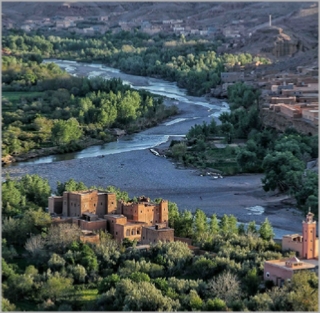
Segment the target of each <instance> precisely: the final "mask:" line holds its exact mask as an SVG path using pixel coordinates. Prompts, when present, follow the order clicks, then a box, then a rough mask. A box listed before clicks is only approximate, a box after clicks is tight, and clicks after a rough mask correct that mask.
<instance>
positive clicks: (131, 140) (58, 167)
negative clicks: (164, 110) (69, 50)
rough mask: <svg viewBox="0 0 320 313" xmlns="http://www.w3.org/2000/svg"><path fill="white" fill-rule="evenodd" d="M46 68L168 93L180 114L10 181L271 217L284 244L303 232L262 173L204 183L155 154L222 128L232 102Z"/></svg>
mask: <svg viewBox="0 0 320 313" xmlns="http://www.w3.org/2000/svg"><path fill="white" fill-rule="evenodd" d="M45 62H55V63H56V64H58V65H59V66H60V67H61V68H64V69H66V71H68V72H69V73H70V74H72V75H79V76H80V75H81V76H82V75H83V76H85V75H86V76H89V77H94V76H101V77H105V78H107V79H109V78H112V77H117V78H121V79H122V80H123V81H124V82H125V83H126V84H129V85H131V86H132V87H133V88H135V89H147V90H149V91H150V92H152V93H156V94H160V95H165V96H166V97H167V99H166V100H165V104H168V105H170V104H172V103H174V104H176V105H177V106H178V108H179V114H178V115H177V116H175V117H172V118H169V119H168V120H166V121H164V122H163V123H161V124H159V125H157V126H155V127H152V128H150V129H146V130H144V131H142V132H140V133H138V134H134V135H130V136H123V137H122V138H120V139H119V140H118V141H116V142H111V143H107V144H104V145H100V146H91V147H88V148H86V149H84V150H82V151H80V152H75V153H68V154H62V155H51V156H47V157H40V158H37V159H31V160H29V161H26V162H18V163H13V164H12V165H11V166H8V167H5V168H3V172H2V177H3V179H4V177H5V175H6V174H7V173H8V174H10V176H11V177H16V178H19V177H21V176H22V175H25V174H38V175H40V176H41V177H43V178H46V179H48V181H49V183H50V186H51V188H52V190H55V187H56V182H57V181H61V182H65V181H67V180H69V179H70V178H73V179H75V180H76V181H82V182H84V183H85V184H86V185H87V186H93V185H94V186H107V185H114V186H116V187H118V188H120V189H121V190H125V191H127V192H128V193H129V196H130V197H133V196H140V195H142V194H144V195H147V196H149V197H150V198H151V199H154V198H159V197H162V198H164V199H168V200H170V201H172V202H175V203H177V205H178V207H179V209H180V210H184V209H188V210H191V211H194V210H195V209H196V208H199V209H201V210H203V211H204V212H205V213H206V214H207V216H208V217H210V216H211V215H212V214H213V213H216V214H217V215H218V216H219V217H221V216H222V215H223V214H233V215H234V216H236V217H237V219H238V220H239V221H241V222H244V223H248V222H249V221H251V220H255V221H256V223H257V224H261V222H263V221H264V219H265V218H266V217H268V219H269V221H270V222H271V224H272V225H273V227H274V231H275V234H276V238H281V237H282V235H284V234H288V233H299V232H301V221H302V216H301V214H300V213H299V211H297V210H296V209H294V208H290V207H285V206H283V205H282V203H281V198H277V197H276V196H272V195H270V194H266V193H265V192H264V191H263V189H262V184H261V178H262V177H263V176H262V175H261V174H254V175H253V174H248V175H236V176H232V177H225V178H223V179H213V178H211V177H209V176H204V177H202V176H200V175H199V173H197V171H195V170H192V169H181V168H177V167H176V166H175V165H174V164H173V163H171V162H170V160H167V159H165V158H160V157H157V156H154V155H153V154H152V153H150V152H149V151H148V148H152V147H156V146H159V145H160V147H161V146H162V147H163V146H164V145H168V144H169V141H170V139H172V138H174V137H177V138H180V137H183V136H185V134H186V133H187V132H188V130H189V129H190V128H191V127H192V126H194V125H195V124H202V123H203V122H207V123H210V121H211V120H212V118H214V119H215V120H216V121H217V123H219V122H220V121H219V119H218V117H219V115H220V114H221V113H222V112H228V111H229V106H228V104H227V103H225V102H223V101H220V100H218V99H210V100H207V99H205V98H203V97H191V96H187V95H186V90H184V89H181V88H179V87H177V85H176V84H175V83H171V82H166V81H163V80H161V79H155V78H149V77H140V76H135V75H128V74H124V73H121V72H120V71H119V70H117V69H113V68H110V67H106V66H104V65H100V64H86V63H77V62H74V61H64V60H52V59H51V60H46V61H45Z"/></svg>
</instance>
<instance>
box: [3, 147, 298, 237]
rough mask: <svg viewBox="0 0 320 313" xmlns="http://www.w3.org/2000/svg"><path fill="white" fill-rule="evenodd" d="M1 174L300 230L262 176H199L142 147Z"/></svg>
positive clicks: (293, 213)
mask: <svg viewBox="0 0 320 313" xmlns="http://www.w3.org/2000/svg"><path fill="white" fill-rule="evenodd" d="M6 173H9V174H10V176H11V177H12V178H19V177H21V176H23V175H25V174H38V175H40V176H41V177H43V178H45V179H48V181H49V183H50V186H51V188H52V189H53V191H54V190H56V187H57V182H58V181H60V182H65V181H67V180H69V179H70V178H73V179H75V180H76V181H82V182H84V183H85V184H86V185H87V186H88V187H90V186H96V187H99V186H100V187H107V186H108V185H113V186H116V187H118V188H120V189H121V190H124V191H127V192H128V193H129V196H130V197H134V196H140V195H146V196H148V197H150V198H151V199H155V198H164V199H168V200H169V201H172V202H175V203H177V205H178V207H179V209H180V210H184V209H188V210H192V211H194V210H195V209H196V208H200V209H201V210H203V211H204V212H205V213H206V214H207V215H208V216H211V215H212V214H214V213H216V214H217V215H218V216H219V217H221V216H223V214H233V215H234V216H236V217H237V219H238V220H239V221H241V222H249V221H251V220H255V221H256V222H257V223H258V224H260V223H262V222H263V221H264V219H265V218H266V217H268V219H269V221H270V222H271V224H272V225H273V226H274V227H277V228H281V229H283V230H287V231H288V233H296V232H300V229H301V221H302V218H303V217H302V215H301V213H299V211H297V210H295V209H291V208H289V207H286V206H285V205H284V204H283V203H282V200H283V198H281V197H277V196H274V195H272V194H268V193H265V192H264V191H263V189H262V184H261V178H262V175H249V174H248V175H237V176H230V177H224V178H223V179H213V178H211V177H210V176H200V175H199V174H198V172H197V171H195V170H191V169H178V168H177V167H176V166H175V164H173V163H172V162H171V161H170V160H168V159H166V158H163V157H157V156H155V155H154V154H152V153H151V152H150V151H149V150H148V149H145V150H140V151H130V152H125V153H119V154H111V155H105V156H98V157H92V158H82V159H75V160H68V161H63V162H53V163H49V164H37V165H27V166H21V167H11V168H5V169H4V170H3V176H5V175H6ZM258 207H261V208H263V209H262V211H260V213H259V215H256V213H257V212H256V211H255V209H254V208H258ZM250 208H251V209H250Z"/></svg>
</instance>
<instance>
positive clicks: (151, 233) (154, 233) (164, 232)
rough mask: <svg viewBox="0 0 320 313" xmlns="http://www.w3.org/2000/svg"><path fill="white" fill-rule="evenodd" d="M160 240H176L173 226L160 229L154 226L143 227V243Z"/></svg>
mask: <svg viewBox="0 0 320 313" xmlns="http://www.w3.org/2000/svg"><path fill="white" fill-rule="evenodd" d="M158 241H163V242H172V241H174V229H173V228H161V229H159V230H156V229H154V227H152V228H151V227H142V236H141V243H142V244H150V243H156V242H158Z"/></svg>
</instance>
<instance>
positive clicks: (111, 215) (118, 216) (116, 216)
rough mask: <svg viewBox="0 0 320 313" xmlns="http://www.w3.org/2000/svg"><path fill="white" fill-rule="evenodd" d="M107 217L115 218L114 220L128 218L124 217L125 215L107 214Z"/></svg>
mask: <svg viewBox="0 0 320 313" xmlns="http://www.w3.org/2000/svg"><path fill="white" fill-rule="evenodd" d="M105 215H107V217H108V216H110V217H113V218H123V217H126V216H124V215H123V214H105Z"/></svg>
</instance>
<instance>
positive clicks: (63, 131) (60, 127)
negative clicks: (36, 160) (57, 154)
mask: <svg viewBox="0 0 320 313" xmlns="http://www.w3.org/2000/svg"><path fill="white" fill-rule="evenodd" d="M81 136H82V130H81V128H80V125H79V122H78V121H77V120H76V119H75V118H70V119H68V120H67V121H63V120H58V121H56V122H55V123H54V125H53V127H52V137H51V139H52V141H53V142H54V143H55V144H57V145H63V144H68V143H70V142H71V141H76V140H78V139H80V138H81Z"/></svg>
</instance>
